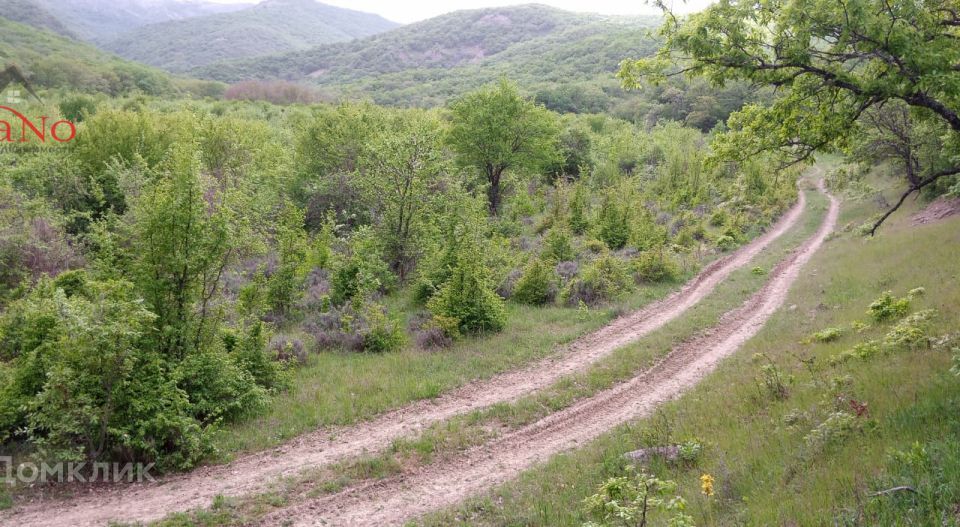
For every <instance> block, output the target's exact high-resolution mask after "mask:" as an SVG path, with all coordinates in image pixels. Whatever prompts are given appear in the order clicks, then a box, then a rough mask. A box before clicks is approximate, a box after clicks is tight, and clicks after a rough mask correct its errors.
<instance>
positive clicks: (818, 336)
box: [809, 328, 843, 342]
mask: <svg viewBox="0 0 960 527" xmlns="http://www.w3.org/2000/svg"><path fill="white" fill-rule="evenodd" d="M841 336H843V330H842V329H840V328H826V329H824V330H821V331H818V332H816V333H814V334H813V335H811V336H810V338H809V340H811V341H813V342H833V341H834V340H837V339H839V338H840V337H841Z"/></svg>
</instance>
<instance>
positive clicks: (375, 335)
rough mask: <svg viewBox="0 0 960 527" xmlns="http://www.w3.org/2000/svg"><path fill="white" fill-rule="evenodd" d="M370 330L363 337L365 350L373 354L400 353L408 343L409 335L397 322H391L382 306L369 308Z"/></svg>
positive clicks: (368, 320) (367, 317)
mask: <svg viewBox="0 0 960 527" xmlns="http://www.w3.org/2000/svg"><path fill="white" fill-rule="evenodd" d="M366 321H367V324H369V328H368V329H367V331H366V333H365V334H364V335H363V349H364V351H369V352H372V353H387V352H391V351H400V350H401V349H402V348H403V345H404V344H406V342H407V335H406V333H404V331H403V328H401V327H400V324H399V323H398V322H397V321H396V320H391V319H390V318H389V317H387V315H386V313H384V310H383V308H382V307H381V306H379V305H376V304H373V305H371V306H368V308H367V315H366Z"/></svg>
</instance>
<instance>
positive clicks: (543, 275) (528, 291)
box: [513, 259, 557, 306]
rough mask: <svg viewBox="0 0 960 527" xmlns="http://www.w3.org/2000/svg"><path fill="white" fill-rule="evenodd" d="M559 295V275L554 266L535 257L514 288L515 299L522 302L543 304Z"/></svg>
mask: <svg viewBox="0 0 960 527" xmlns="http://www.w3.org/2000/svg"><path fill="white" fill-rule="evenodd" d="M556 296H557V275H556V273H554V271H553V268H552V266H550V265H549V264H547V263H545V262H544V261H543V260H540V259H534V260H533V261H532V262H530V265H528V266H527V269H526V270H525V271H524V273H523V276H521V277H520V280H518V281H517V285H516V287H514V289H513V299H514V300H516V301H517V302H520V303H521V304H530V305H534V306H542V305H544V304H548V303H550V302H553V301H554V299H555V298H556Z"/></svg>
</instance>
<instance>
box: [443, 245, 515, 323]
mask: <svg viewBox="0 0 960 527" xmlns="http://www.w3.org/2000/svg"><path fill="white" fill-rule="evenodd" d="M427 307H428V309H429V310H430V312H431V313H433V314H434V315H436V316H441V317H449V318H450V319H454V320H456V321H457V327H458V329H459V331H461V332H463V333H478V332H483V331H500V330H501V329H503V326H504V324H505V323H506V317H507V315H506V307H505V306H504V303H503V299H501V298H500V297H499V296H497V294H496V293H494V292H493V290H492V289H491V287H490V285H489V277H488V273H487V270H486V268H485V267H484V266H483V262H482V259H481V257H480V254H479V251H477V250H476V249H464V250H463V251H461V253H460V254H459V255H458V258H457V265H456V267H455V268H454V269H453V273H452V275H451V276H450V279H449V280H447V282H446V283H445V284H444V285H443V287H442V288H441V289H440V291H439V292H438V293H437V294H436V295H435V296H434V297H433V298H431V299H430V302H429V303H428V304H427Z"/></svg>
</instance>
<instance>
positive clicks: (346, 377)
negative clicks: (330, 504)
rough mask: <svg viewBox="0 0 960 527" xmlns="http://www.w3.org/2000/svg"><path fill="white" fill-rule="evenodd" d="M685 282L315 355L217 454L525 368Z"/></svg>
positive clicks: (230, 433) (518, 308) (523, 309)
mask: <svg viewBox="0 0 960 527" xmlns="http://www.w3.org/2000/svg"><path fill="white" fill-rule="evenodd" d="M692 276H693V273H690V274H689V276H685V277H684V278H683V280H684V281H685V280H686V279H689V278H690V277H692ZM681 285H682V282H677V283H670V284H650V285H644V286H642V287H640V288H638V289H637V290H636V291H635V292H633V293H630V294H629V295H627V296H625V297H624V298H623V299H622V300H620V301H618V302H616V303H615V304H614V305H612V306H608V307H603V308H597V309H590V310H583V311H581V310H577V309H571V308H563V307H544V308H536V307H530V306H522V305H517V304H513V303H510V304H508V320H509V321H510V323H509V324H508V325H507V327H506V328H505V329H504V330H503V331H502V332H501V333H498V334H494V335H488V336H483V337H479V338H472V339H466V340H463V341H460V342H457V343H455V344H454V345H453V346H452V347H451V348H449V349H445V350H443V351H439V352H433V351H424V350H421V349H417V348H416V347H415V346H408V347H407V348H405V349H404V350H402V351H400V352H397V353H387V354H372V353H348V352H344V353H333V352H330V353H320V354H313V355H312V356H311V357H310V359H309V362H308V364H307V365H306V366H304V367H302V368H299V369H297V370H296V371H295V373H294V378H293V380H292V382H291V388H290V389H289V390H288V391H287V392H285V393H282V394H280V395H278V396H277V397H275V398H274V400H273V401H272V402H271V404H270V406H269V407H268V408H267V409H266V411H265V412H264V413H263V414H262V415H259V416H256V417H253V418H251V419H249V420H246V421H244V422H242V423H239V424H236V425H230V426H229V427H227V428H225V429H223V430H222V431H221V432H220V433H219V434H218V437H217V441H216V445H217V448H218V450H219V451H220V452H221V453H222V455H223V458H222V459H219V460H217V461H228V460H229V457H230V456H231V455H232V454H236V453H242V452H250V451H257V450H263V449H266V448H270V447H273V446H276V445H278V444H280V443H283V442H284V441H286V440H289V439H292V438H294V437H297V436H299V435H301V434H303V433H306V432H309V431H312V430H315V429H317V428H318V427H322V426H330V425H348V424H351V423H355V422H357V421H362V420H365V419H370V418H372V417H374V416H376V415H378V414H381V413H383V412H385V411H389V410H391V409H393V408H397V407H399V406H402V405H404V404H407V403H410V402H413V401H417V400H421V399H432V398H435V397H437V396H439V395H440V394H441V393H443V392H446V391H449V390H451V389H453V388H456V387H458V386H462V385H464V384H466V383H468V382H470V381H472V380H476V379H486V378H489V377H492V376H494V375H496V374H498V373H502V372H505V371H509V370H514V369H517V368H520V367H523V366H524V365H527V364H529V363H531V362H534V361H536V360H537V359H540V358H543V357H546V356H549V355H550V354H552V353H555V352H556V351H557V349H558V347H559V346H562V345H563V344H566V343H569V342H572V341H573V340H576V339H577V338H578V337H580V336H581V335H585V334H587V333H589V332H591V331H594V330H596V329H599V328H600V327H602V326H603V325H605V324H606V323H608V322H610V321H611V320H613V319H614V318H616V316H617V315H619V314H620V313H623V312H625V311H630V310H634V309H639V308H640V307H643V306H644V305H647V304H649V303H651V302H654V301H656V300H659V299H661V298H663V297H665V296H667V295H668V294H670V293H672V292H673V291H676V290H677V289H679V287H680V286H681Z"/></svg>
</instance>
